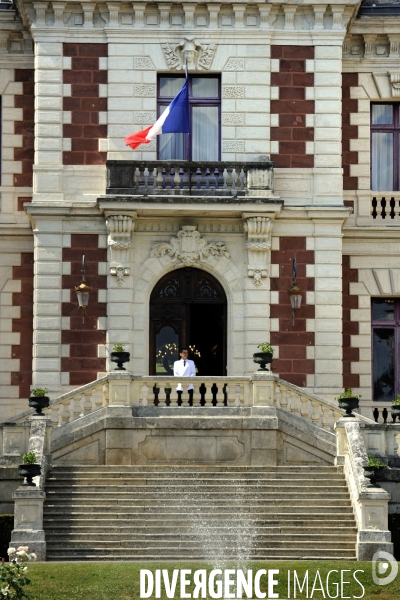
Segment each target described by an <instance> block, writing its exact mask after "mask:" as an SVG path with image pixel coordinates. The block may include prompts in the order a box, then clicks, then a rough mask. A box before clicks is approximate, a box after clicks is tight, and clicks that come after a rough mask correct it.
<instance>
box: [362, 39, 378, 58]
mask: <svg viewBox="0 0 400 600" xmlns="http://www.w3.org/2000/svg"><path fill="white" fill-rule="evenodd" d="M363 37H364V44H365V45H364V48H365V50H364V57H365V58H372V57H373V56H374V44H375V40H376V34H364V36H363Z"/></svg>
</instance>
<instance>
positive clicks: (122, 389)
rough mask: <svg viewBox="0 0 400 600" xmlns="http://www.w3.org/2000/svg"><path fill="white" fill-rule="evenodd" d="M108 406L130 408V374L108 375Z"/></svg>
mask: <svg viewBox="0 0 400 600" xmlns="http://www.w3.org/2000/svg"><path fill="white" fill-rule="evenodd" d="M108 377H109V402H108V405H109V406H130V405H131V404H132V403H133V401H132V400H131V374H130V373H110V374H109V376H108Z"/></svg>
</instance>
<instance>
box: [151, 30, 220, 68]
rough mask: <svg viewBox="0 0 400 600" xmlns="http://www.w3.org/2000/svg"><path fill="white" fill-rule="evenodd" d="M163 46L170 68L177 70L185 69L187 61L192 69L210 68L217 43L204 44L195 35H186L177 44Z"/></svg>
mask: <svg viewBox="0 0 400 600" xmlns="http://www.w3.org/2000/svg"><path fill="white" fill-rule="evenodd" d="M161 47H162V49H163V52H164V57H165V61H166V63H167V66H168V68H169V69H174V70H177V71H179V70H182V69H185V66H186V61H187V64H188V68H189V69H191V70H193V69H194V70H196V71H204V70H206V71H207V70H209V69H210V68H211V65H212V61H213V58H214V54H215V51H216V49H217V45H216V44H203V43H201V42H199V41H197V40H195V39H194V38H193V37H185V38H184V39H183V40H181V41H180V42H179V43H177V44H169V43H165V44H161Z"/></svg>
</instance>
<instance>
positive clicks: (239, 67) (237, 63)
mask: <svg viewBox="0 0 400 600" xmlns="http://www.w3.org/2000/svg"><path fill="white" fill-rule="evenodd" d="M224 71H244V58H235V57H232V58H229V59H228V60H227V62H226V65H225V67H224Z"/></svg>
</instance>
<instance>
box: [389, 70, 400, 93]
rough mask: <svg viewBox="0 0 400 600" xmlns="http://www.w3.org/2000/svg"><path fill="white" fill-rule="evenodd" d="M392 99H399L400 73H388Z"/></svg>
mask: <svg viewBox="0 0 400 600" xmlns="http://www.w3.org/2000/svg"><path fill="white" fill-rule="evenodd" d="M389 76H390V83H391V86H392V96H393V98H400V71H397V73H389Z"/></svg>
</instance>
